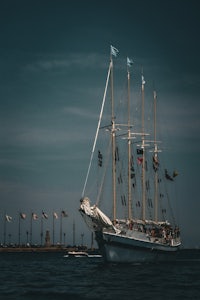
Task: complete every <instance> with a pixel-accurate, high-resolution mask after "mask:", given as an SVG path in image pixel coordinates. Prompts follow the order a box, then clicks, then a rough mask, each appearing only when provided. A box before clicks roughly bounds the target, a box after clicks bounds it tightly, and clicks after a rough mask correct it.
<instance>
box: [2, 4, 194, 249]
mask: <svg viewBox="0 0 200 300" xmlns="http://www.w3.org/2000/svg"><path fill="white" fill-rule="evenodd" d="M199 8H200V5H199V1H195V0H169V1H158V0H152V1H149V0H143V1H135V0H132V1H129V0H124V1H104V0H102V1H95V0H94V1H89V0H86V1H64V0H56V1H53V0H49V1H46V0H40V1H37V0H34V1H32V0H29V1H22V0H18V1H14V0H13V1H12V0H5V1H4V0H3V1H1V3H0V43H1V47H0V217H1V219H0V222H3V215H4V213H5V212H6V213H7V214H9V215H11V216H13V222H12V224H11V223H10V224H9V226H10V227H9V228H10V229H9V230H11V231H12V232H13V238H14V235H16V236H17V232H15V229H14V226H16V222H17V213H18V211H21V210H22V211H24V212H25V213H27V215H28V218H29V219H30V213H31V211H34V212H36V213H37V214H38V215H40V214H41V211H42V210H45V211H46V212H47V214H49V215H51V214H52V211H59V210H60V209H66V210H67V211H68V214H69V217H68V218H67V219H66V220H65V225H66V231H67V237H68V241H69V243H71V242H72V234H71V231H72V223H73V220H74V219H75V221H76V227H77V243H78V242H80V234H81V232H82V231H83V232H84V233H85V238H88V239H89V232H88V230H87V228H86V227H85V225H84V223H83V221H82V219H81V217H80V216H79V213H78V212H77V208H78V207H79V198H80V196H81V192H82V188H83V184H84V179H85V175H86V171H87V166H88V162H89V156H90V152H91V148H92V143H93V138H94V134H95V130H96V125H97V120H98V114H99V110H100V105H101V100H102V96H103V90H104V85H105V80H106V72H107V67H108V63H109V50H110V49H109V48H110V44H113V45H114V46H116V47H117V48H118V49H119V51H120V55H119V57H118V58H117V60H118V68H122V65H123V61H124V62H125V59H126V56H127V55H128V56H130V57H132V58H133V59H134V72H135V73H134V76H135V82H136V85H138V82H139V78H140V77H139V76H140V70H141V67H142V66H143V69H144V74H145V80H146V82H147V84H146V87H147V90H148V88H149V90H152V87H153V85H156V88H157V91H158V99H159V102H160V104H159V105H160V107H159V108H160V113H161V117H160V120H161V121H162V122H161V123H162V124H161V126H162V127H163V129H164V130H165V132H166V138H167V141H169V142H170V147H169V150H170V151H169V152H170V153H169V164H170V166H171V167H173V165H175V167H176V168H177V169H178V170H179V177H178V178H177V180H178V188H179V192H178V193H179V194H178V196H179V201H178V208H179V222H180V225H181V227H182V231H183V238H184V243H185V245H186V246H191V247H194V246H196V245H198V246H200V242H199V226H200V222H199V211H200V196H199V189H198V185H199V182H198V178H199V166H200V159H199V152H200V143H199V135H200V132H199V128H200V124H199V119H200V115H199V112H200V104H199V88H200V71H199V70H200V59H199V53H200V40H199V28H200V15H199ZM124 70H125V68H124ZM118 71H119V70H118ZM147 98H148V97H147ZM164 130H163V131H164ZM165 132H163V136H164V137H165ZM28 222H29V221H28V219H27V220H25V221H24V225H23V226H24V227H23V230H24V232H25V230H26V228H27V227H28V226H29V223H28ZM51 223H52V218H51V219H49V220H47V221H46V223H45V226H46V227H45V228H48V227H50V229H51V226H52V225H51ZM14 224H15V225H14ZM37 228H38V229H37ZM37 230H39V223H38V224H35V242H39V239H40V238H39V234H38V236H37V235H36V232H37ZM2 234H3V233H2V232H0V240H2V237H1V236H2Z"/></svg>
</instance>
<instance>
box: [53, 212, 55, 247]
mask: <svg viewBox="0 0 200 300" xmlns="http://www.w3.org/2000/svg"><path fill="white" fill-rule="evenodd" d="M54 230H55V217H54V213H53V246H54V244H55V240H54V235H55V231H54Z"/></svg>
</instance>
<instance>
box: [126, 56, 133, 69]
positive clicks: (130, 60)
mask: <svg viewBox="0 0 200 300" xmlns="http://www.w3.org/2000/svg"><path fill="white" fill-rule="evenodd" d="M132 65H133V60H132V59H130V58H129V57H127V66H128V67H131V66H132Z"/></svg>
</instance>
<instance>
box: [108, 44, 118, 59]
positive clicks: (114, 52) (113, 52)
mask: <svg viewBox="0 0 200 300" xmlns="http://www.w3.org/2000/svg"><path fill="white" fill-rule="evenodd" d="M110 54H111V55H113V56H115V57H117V55H118V54H119V50H118V49H117V48H115V47H114V46H112V45H111V46H110Z"/></svg>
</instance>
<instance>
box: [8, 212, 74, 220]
mask: <svg viewBox="0 0 200 300" xmlns="http://www.w3.org/2000/svg"><path fill="white" fill-rule="evenodd" d="M19 217H20V218H21V219H22V220H25V219H26V218H27V215H26V214H25V213H22V212H20V213H19ZM41 217H42V218H44V219H48V218H49V215H48V214H46V213H45V212H44V211H42V215H41ZM60 217H61V218H63V217H68V214H67V212H66V211H65V210H62V211H61V213H60ZM53 218H54V219H59V214H58V213H57V212H53ZM31 219H32V220H38V219H39V216H38V215H37V214H36V213H31ZM12 220H13V218H12V217H11V216H9V215H7V214H6V215H5V221H7V222H12Z"/></svg>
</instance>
